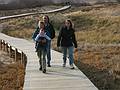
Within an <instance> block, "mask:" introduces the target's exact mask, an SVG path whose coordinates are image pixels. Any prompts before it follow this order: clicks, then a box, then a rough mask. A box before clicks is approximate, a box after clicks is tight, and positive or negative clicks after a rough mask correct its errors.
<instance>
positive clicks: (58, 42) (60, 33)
mask: <svg viewBox="0 0 120 90" xmlns="http://www.w3.org/2000/svg"><path fill="white" fill-rule="evenodd" d="M61 38H62V28H61V29H60V32H59V35H58V39H57V47H59V46H60V41H61Z"/></svg>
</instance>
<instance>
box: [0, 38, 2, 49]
mask: <svg viewBox="0 0 120 90" xmlns="http://www.w3.org/2000/svg"><path fill="white" fill-rule="evenodd" d="M0 50H2V40H0Z"/></svg>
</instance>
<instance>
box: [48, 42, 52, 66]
mask: <svg viewBox="0 0 120 90" xmlns="http://www.w3.org/2000/svg"><path fill="white" fill-rule="evenodd" d="M50 61H51V40H49V41H48V45H47V64H48V65H50Z"/></svg>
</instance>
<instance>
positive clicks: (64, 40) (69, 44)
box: [57, 20, 77, 69]
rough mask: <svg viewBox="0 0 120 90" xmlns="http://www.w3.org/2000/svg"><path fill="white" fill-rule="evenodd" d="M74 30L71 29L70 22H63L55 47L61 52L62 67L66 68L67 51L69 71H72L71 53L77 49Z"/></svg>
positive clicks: (72, 60)
mask: <svg viewBox="0 0 120 90" xmlns="http://www.w3.org/2000/svg"><path fill="white" fill-rule="evenodd" d="M74 32H75V30H74V28H73V25H72V22H71V20H65V23H64V26H62V27H61V29H60V32H59V35H58V39H57V47H59V46H61V47H62V50H63V67H65V66H66V60H67V51H68V54H69V65H70V68H71V69H74V66H73V63H74V59H73V51H74V47H75V48H77V41H76V38H75V33H74Z"/></svg>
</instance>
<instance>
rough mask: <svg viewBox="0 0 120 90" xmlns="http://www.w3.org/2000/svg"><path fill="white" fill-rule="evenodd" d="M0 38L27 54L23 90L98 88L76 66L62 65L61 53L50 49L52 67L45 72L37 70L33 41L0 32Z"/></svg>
mask: <svg viewBox="0 0 120 90" xmlns="http://www.w3.org/2000/svg"><path fill="white" fill-rule="evenodd" d="M0 39H3V40H5V41H6V42H8V43H9V44H10V45H11V46H14V47H16V48H18V49H20V50H22V51H23V52H24V53H25V54H26V55H27V67H26V74H25V82H24V88H23V90H98V89H97V88H96V87H95V86H94V85H93V83H92V82H91V81H90V80H89V79H88V78H87V77H86V76H85V75H84V74H83V73H82V72H81V71H80V70H78V68H77V67H76V68H75V70H71V69H70V68H69V65H67V67H65V68H63V67H62V54H61V53H59V52H56V51H54V50H52V63H51V65H52V67H49V68H48V67H47V73H46V74H44V73H42V72H41V71H39V63H38V58H37V55H36V53H35V49H34V43H33V42H30V41H27V40H24V39H19V38H13V37H10V36H7V35H4V34H2V33H0Z"/></svg>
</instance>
